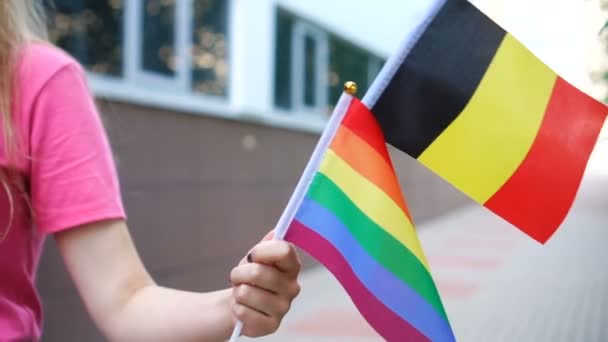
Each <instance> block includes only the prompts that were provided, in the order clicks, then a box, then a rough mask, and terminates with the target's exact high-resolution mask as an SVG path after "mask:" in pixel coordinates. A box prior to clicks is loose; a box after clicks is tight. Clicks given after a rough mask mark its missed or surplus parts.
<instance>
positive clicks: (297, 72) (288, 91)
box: [274, 9, 383, 113]
mask: <svg viewBox="0 0 608 342" xmlns="http://www.w3.org/2000/svg"><path fill="white" fill-rule="evenodd" d="M276 20H277V21H276V29H277V30H276V48H275V61H276V66H275V77H274V82H275V84H274V103H275V106H276V107H277V108H280V109H285V110H290V111H296V112H300V111H302V110H303V109H304V111H307V112H311V111H314V112H318V113H328V112H331V110H332V109H333V106H334V105H335V104H336V102H337V101H338V98H339V97H340V95H341V94H342V91H343V85H344V82H346V81H355V82H356V83H357V86H358V88H359V91H358V92H359V94H365V92H366V91H367V89H368V88H369V86H370V85H371V83H372V82H373V80H374V79H375V77H376V75H377V74H378V72H379V71H380V69H381V67H382V64H383V59H381V58H380V57H378V56H376V55H374V54H371V53H370V52H368V51H366V50H365V49H362V48H360V47H357V46H355V45H354V44H352V43H349V42H348V41H346V40H344V39H342V38H340V37H337V36H335V35H332V34H330V33H328V32H325V31H323V30H321V29H320V28H319V27H317V26H315V25H313V24H310V23H307V22H305V21H304V20H301V19H299V18H297V17H295V16H294V15H292V14H290V13H289V12H287V11H285V10H283V9H279V10H278V11H277V17H276Z"/></svg>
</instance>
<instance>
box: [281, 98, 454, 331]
mask: <svg viewBox="0 0 608 342" xmlns="http://www.w3.org/2000/svg"><path fill="white" fill-rule="evenodd" d="M293 198H295V200H293V201H290V204H288V208H287V209H286V211H285V212H286V213H287V214H285V213H284V215H285V216H284V217H282V220H287V221H283V224H281V223H280V224H279V225H278V226H279V227H280V226H287V227H288V228H287V230H286V232H282V233H279V238H281V237H282V238H284V239H285V240H286V241H289V242H291V243H293V244H295V245H296V246H298V247H300V248H302V249H303V250H304V251H306V252H307V253H308V254H310V255H312V256H313V257H315V258H316V259H317V260H318V261H319V262H320V263H321V264H323V265H324V266H325V267H326V268H327V269H328V270H329V271H330V272H331V273H332V274H333V275H334V276H335V277H336V278H337V279H338V281H339V282H340V283H341V285H342V286H343V287H344V289H345V290H346V291H347V293H348V294H349V295H350V297H351V298H352V300H353V302H354V304H355V305H356V307H357V308H358V309H359V311H360V312H361V314H362V315H363V316H364V318H365V319H366V320H367V321H368V322H369V323H370V325H371V326H372V327H373V328H374V329H375V330H376V331H377V332H378V333H379V334H380V335H381V336H382V337H384V338H385V339H386V340H387V341H455V338H454V334H453V332H452V329H451V327H450V323H449V321H448V318H447V315H446V312H445V309H444V307H443V304H442V302H441V299H440V297H439V294H438V292H437V288H436V286H435V284H434V281H433V278H432V276H431V273H430V270H429V266H428V263H427V261H426V258H425V256H424V253H423V252H422V248H421V246H420V242H419V241H418V238H417V235H416V231H415V230H414V226H413V224H412V219H411V216H410V214H409V212H408V208H407V205H406V202H405V200H404V197H403V195H402V193H401V190H400V186H399V184H398V180H397V176H396V175H395V172H394V169H393V166H392V162H391V159H390V157H389V154H388V150H387V147H386V143H385V140H384V136H383V134H382V131H381V129H380V127H379V125H378V123H377V122H376V120H375V118H374V117H373V115H372V114H371V113H370V112H369V110H368V109H367V108H366V107H365V106H364V105H363V104H362V103H361V102H360V101H359V100H357V99H356V98H353V97H352V96H350V95H348V94H346V93H344V94H343V95H342V97H341V99H340V100H339V102H338V104H337V106H336V109H335V110H334V113H333V115H332V118H331V119H330V123H329V124H328V126H327V128H326V130H325V132H324V134H323V135H322V137H321V139H320V141H319V144H318V145H317V149H316V150H315V152H313V157H312V158H311V161H310V162H309V165H308V166H307V169H306V170H305V171H304V175H303V177H302V179H301V183H300V184H299V185H298V187H296V191H295V192H294V197H293ZM280 222H281V221H280Z"/></svg>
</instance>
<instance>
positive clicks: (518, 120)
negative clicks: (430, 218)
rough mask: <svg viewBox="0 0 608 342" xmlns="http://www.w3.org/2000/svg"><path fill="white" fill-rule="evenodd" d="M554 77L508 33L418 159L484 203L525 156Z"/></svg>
mask: <svg viewBox="0 0 608 342" xmlns="http://www.w3.org/2000/svg"><path fill="white" fill-rule="evenodd" d="M556 78H557V77H556V75H555V73H554V72H553V71H551V69H549V68H548V67H547V66H545V65H544V64H543V63H542V62H541V61H540V60H538V59H537V58H536V57H535V56H534V55H532V54H531V53H530V52H529V51H528V50H527V49H526V48H525V47H524V46H523V45H521V44H520V43H519V42H518V41H516V40H515V38H513V37H512V36H511V35H510V34H507V35H506V36H505V38H504V40H503V42H502V44H501V45H500V47H499V48H498V50H497V52H496V55H495V56H494V59H493V60H492V62H491V64H490V67H489V68H488V71H487V72H486V74H485V75H484V77H483V79H482V80H481V82H480V84H479V86H478V88H477V90H476V91H475V93H474V94H473V97H472V98H471V100H470V101H469V103H468V104H467V106H466V107H465V109H464V110H463V112H462V113H461V114H460V115H459V116H458V117H457V118H456V119H455V120H454V121H453V122H452V123H451V124H450V125H449V126H448V127H447V128H446V129H445V130H444V131H443V133H442V134H441V135H439V137H437V139H435V141H434V142H433V143H432V144H431V145H430V146H429V147H428V148H427V149H426V150H425V151H424V152H423V153H422V155H420V157H418V160H419V161H420V162H421V163H422V164H424V165H426V166H427V167H429V168H430V169H431V170H433V171H435V172H436V173H437V174H439V175H441V176H442V177H444V178H445V179H446V180H447V181H449V182H450V183H452V184H453V185H454V186H455V187H457V188H458V189H460V190H461V191H463V192H464V193H466V194H468V195H469V196H470V197H471V198H473V199H474V200H476V201H477V202H479V203H481V204H483V203H485V202H486V201H487V200H488V199H489V198H490V197H491V196H492V195H493V194H494V193H495V192H496V191H497V190H498V189H500V187H501V186H502V185H503V184H504V183H505V182H506V181H507V180H508V179H509V178H510V177H511V175H512V174H513V172H515V170H517V168H518V167H519V165H520V164H521V162H522V161H523V160H524V158H525V157H526V154H527V153H528V151H529V149H530V147H531V145H532V143H533V142H534V139H535V138H536V134H537V132H538V129H539V127H540V125H541V123H542V120H543V117H544V114H545V108H546V106H547V103H548V101H549V98H550V96H551V93H552V91H553V85H554V84H555V81H556Z"/></svg>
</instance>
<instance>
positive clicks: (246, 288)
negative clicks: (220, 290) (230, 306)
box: [232, 284, 291, 317]
mask: <svg viewBox="0 0 608 342" xmlns="http://www.w3.org/2000/svg"><path fill="white" fill-rule="evenodd" d="M232 292H233V297H234V300H235V302H236V303H238V304H241V305H244V306H246V307H248V308H250V309H252V310H255V311H257V312H259V313H261V314H263V315H265V316H269V317H283V316H284V315H285V314H286V313H287V311H289V308H290V306H291V300H289V299H287V298H285V297H283V296H279V295H276V294H273V293H271V292H268V291H266V290H264V289H261V288H259V287H255V286H251V285H247V284H244V285H239V286H236V287H234V288H233V289H232Z"/></svg>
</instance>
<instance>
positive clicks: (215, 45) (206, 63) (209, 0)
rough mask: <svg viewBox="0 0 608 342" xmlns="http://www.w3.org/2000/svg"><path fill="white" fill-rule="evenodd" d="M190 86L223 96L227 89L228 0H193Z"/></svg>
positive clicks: (196, 89)
mask: <svg viewBox="0 0 608 342" xmlns="http://www.w3.org/2000/svg"><path fill="white" fill-rule="evenodd" d="M193 10H194V12H193V15H194V18H193V20H194V31H193V35H192V44H193V45H192V89H193V90H194V91H197V92H201V93H206V94H211V95H219V96H225V95H226V93H227V91H228V89H227V88H228V87H227V85H228V74H229V64H228V37H227V33H228V1H226V0H195V1H194V8H193Z"/></svg>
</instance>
